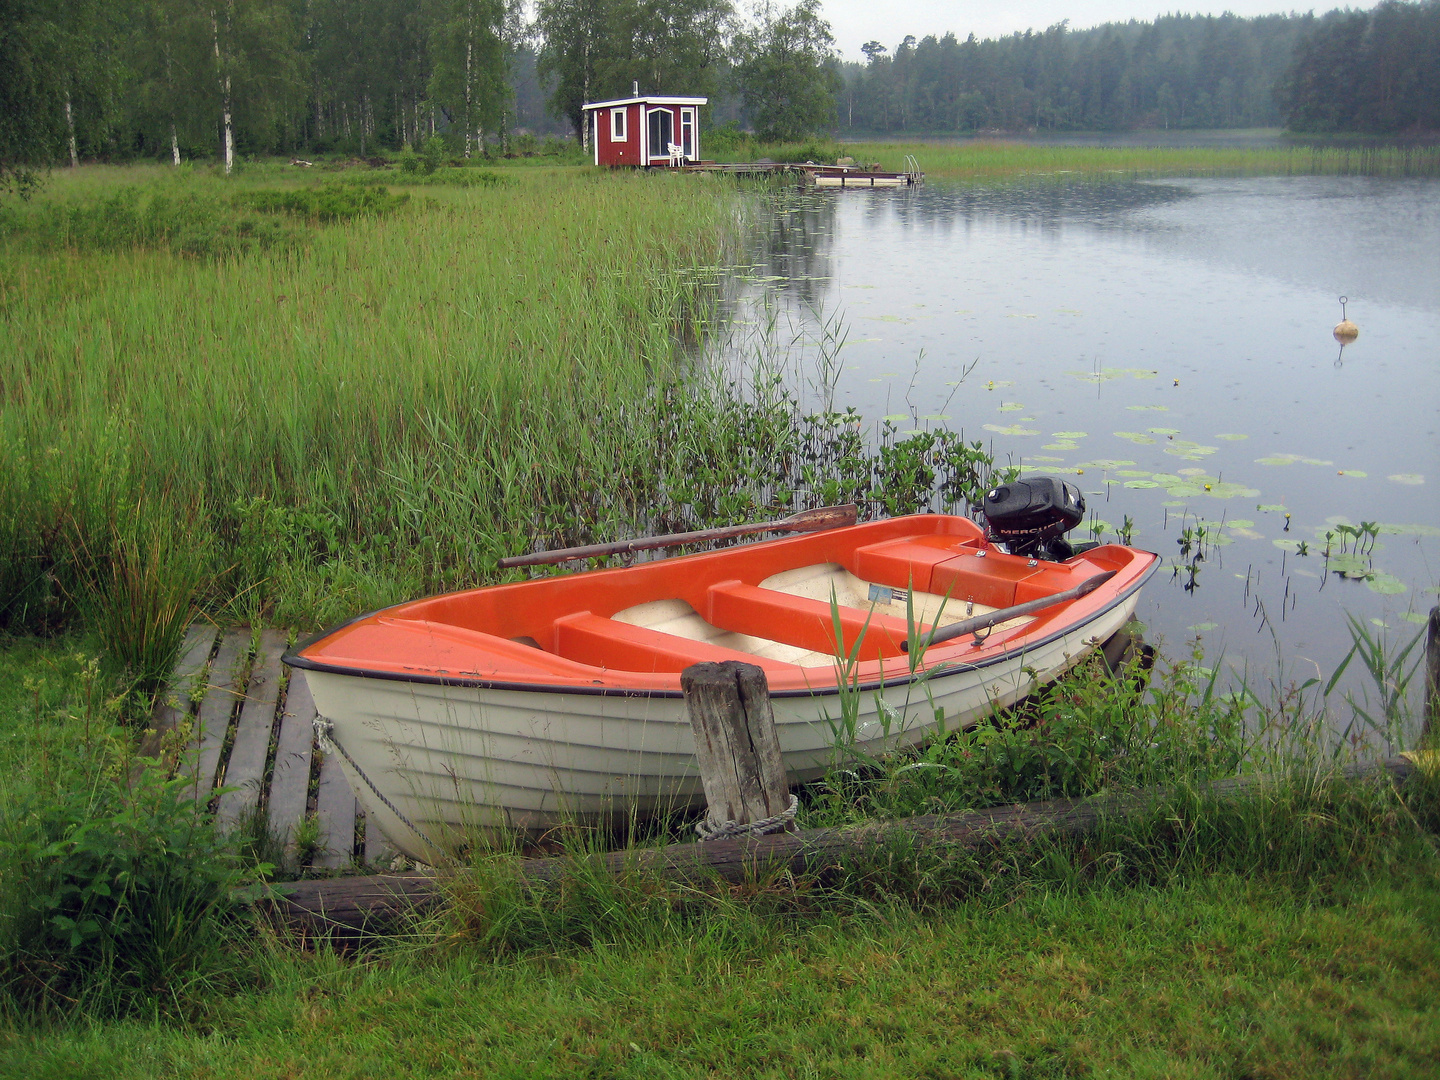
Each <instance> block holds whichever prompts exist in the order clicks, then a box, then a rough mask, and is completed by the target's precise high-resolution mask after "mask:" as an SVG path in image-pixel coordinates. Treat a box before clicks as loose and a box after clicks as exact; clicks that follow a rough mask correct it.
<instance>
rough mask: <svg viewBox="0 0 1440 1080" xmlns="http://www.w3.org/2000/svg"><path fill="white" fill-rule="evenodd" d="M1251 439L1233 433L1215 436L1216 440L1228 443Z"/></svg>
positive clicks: (1247, 436)
mask: <svg viewBox="0 0 1440 1080" xmlns="http://www.w3.org/2000/svg"><path fill="white" fill-rule="evenodd" d="M1249 437H1250V436H1249V435H1237V434H1235V432H1233V431H1228V432H1225V433H1224V434H1221V435H1216V436H1215V438H1217V439H1224V440H1225V441H1226V442H1239V441H1240V440H1241V439H1248V438H1249Z"/></svg>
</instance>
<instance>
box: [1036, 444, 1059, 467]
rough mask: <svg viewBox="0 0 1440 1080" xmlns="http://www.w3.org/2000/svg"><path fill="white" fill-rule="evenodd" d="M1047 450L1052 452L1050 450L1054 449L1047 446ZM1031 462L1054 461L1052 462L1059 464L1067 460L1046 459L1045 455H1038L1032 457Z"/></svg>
mask: <svg viewBox="0 0 1440 1080" xmlns="http://www.w3.org/2000/svg"><path fill="white" fill-rule="evenodd" d="M1045 449H1046V450H1050V449H1052V447H1049V446H1047V447H1045ZM1030 460H1031V461H1052V462H1055V463H1057V464H1058V463H1060V462H1062V461H1064V460H1065V459H1064V458H1058V457H1045V456H1044V455H1041V454H1036V455H1035V456H1034V457H1032V458H1031V459H1030Z"/></svg>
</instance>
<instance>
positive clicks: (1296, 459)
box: [1255, 454, 1335, 465]
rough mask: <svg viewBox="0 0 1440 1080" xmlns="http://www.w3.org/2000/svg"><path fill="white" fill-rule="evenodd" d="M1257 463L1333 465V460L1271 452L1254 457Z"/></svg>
mask: <svg viewBox="0 0 1440 1080" xmlns="http://www.w3.org/2000/svg"><path fill="white" fill-rule="evenodd" d="M1255 462H1256V464H1258V465H1334V464H1335V463H1334V462H1333V461H1325V460H1324V459H1322V458H1310V457H1301V456H1300V455H1299V454H1272V455H1271V456H1270V457H1262V458H1256V459H1255Z"/></svg>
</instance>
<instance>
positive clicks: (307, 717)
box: [270, 671, 315, 854]
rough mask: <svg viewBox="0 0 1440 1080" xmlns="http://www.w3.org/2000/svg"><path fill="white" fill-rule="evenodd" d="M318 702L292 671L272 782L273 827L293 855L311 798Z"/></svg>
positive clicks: (300, 676)
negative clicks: (297, 833)
mask: <svg viewBox="0 0 1440 1080" xmlns="http://www.w3.org/2000/svg"><path fill="white" fill-rule="evenodd" d="M314 724H315V699H314V698H312V697H311V696H310V684H309V683H308V682H306V681H305V673H304V672H303V671H291V672H290V686H289V688H288V689H287V690H286V691H285V709H284V712H283V714H282V715H281V717H280V735H279V738H277V739H276V741H275V769H274V771H273V772H272V774H271V779H270V828H271V829H272V830H274V832H275V835H276V836H280V837H283V838H284V840H285V848H286V850H287V851H290V852H291V853H292V854H293V848H294V844H295V829H296V827H297V826H298V825H299V824H300V822H302V821H303V820H305V809H306V804H307V801H308V799H309V795H310V757H311V748H312V747H313V746H314V742H315V727H314Z"/></svg>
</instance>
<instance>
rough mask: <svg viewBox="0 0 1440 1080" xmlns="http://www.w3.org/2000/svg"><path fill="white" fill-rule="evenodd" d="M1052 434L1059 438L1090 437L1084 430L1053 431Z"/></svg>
mask: <svg viewBox="0 0 1440 1080" xmlns="http://www.w3.org/2000/svg"><path fill="white" fill-rule="evenodd" d="M1050 434H1051V435H1053V436H1055V438H1057V439H1084V438H1087V437H1088V436H1087V435H1086V433H1085V432H1083V431H1052V432H1051V433H1050Z"/></svg>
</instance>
